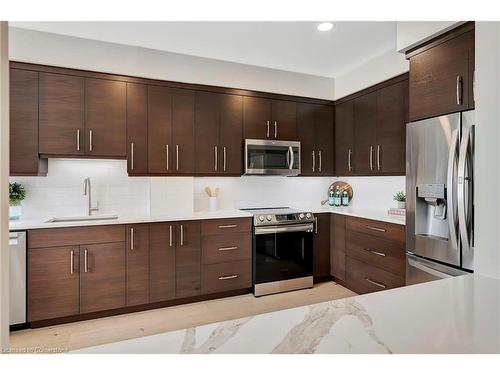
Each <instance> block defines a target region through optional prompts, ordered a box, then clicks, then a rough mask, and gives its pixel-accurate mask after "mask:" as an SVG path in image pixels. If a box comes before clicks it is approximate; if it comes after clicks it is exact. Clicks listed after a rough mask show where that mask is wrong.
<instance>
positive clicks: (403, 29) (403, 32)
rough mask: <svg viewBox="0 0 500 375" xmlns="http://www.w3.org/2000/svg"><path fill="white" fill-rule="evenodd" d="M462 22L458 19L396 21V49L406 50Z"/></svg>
mask: <svg viewBox="0 0 500 375" xmlns="http://www.w3.org/2000/svg"><path fill="white" fill-rule="evenodd" d="M460 23H462V22H456V21H398V22H397V23H396V30H397V32H396V33H397V34H396V50H397V51H400V52H404V51H406V50H408V49H410V48H411V47H414V46H415V45H418V44H420V43H422V42H425V41H427V40H430V39H432V38H434V37H436V36H438V35H440V34H442V33H444V32H446V31H448V30H451V29H452V28H454V27H456V26H457V25H459V24H460Z"/></svg>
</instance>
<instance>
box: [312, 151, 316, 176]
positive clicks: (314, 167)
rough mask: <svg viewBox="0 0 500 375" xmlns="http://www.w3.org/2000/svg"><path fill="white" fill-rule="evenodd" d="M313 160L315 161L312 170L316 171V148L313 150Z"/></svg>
mask: <svg viewBox="0 0 500 375" xmlns="http://www.w3.org/2000/svg"><path fill="white" fill-rule="evenodd" d="M312 161H313V163H312V171H313V172H314V171H315V169H316V153H315V152H314V150H313V152H312Z"/></svg>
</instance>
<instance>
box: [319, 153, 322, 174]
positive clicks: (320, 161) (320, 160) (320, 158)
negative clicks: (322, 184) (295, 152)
mask: <svg viewBox="0 0 500 375" xmlns="http://www.w3.org/2000/svg"><path fill="white" fill-rule="evenodd" d="M318 159H319V160H318V172H321V165H322V164H323V160H322V157H321V151H318Z"/></svg>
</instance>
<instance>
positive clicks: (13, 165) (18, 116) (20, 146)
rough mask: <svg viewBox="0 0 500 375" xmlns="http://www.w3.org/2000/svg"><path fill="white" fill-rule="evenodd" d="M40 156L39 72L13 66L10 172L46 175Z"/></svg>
mask: <svg viewBox="0 0 500 375" xmlns="http://www.w3.org/2000/svg"><path fill="white" fill-rule="evenodd" d="M46 174H47V159H40V158H39V157H38V72H33V71H29V70H21V69H10V175H11V176H16V175H17V176H19V175H21V176H22V175H24V176H44V175H46Z"/></svg>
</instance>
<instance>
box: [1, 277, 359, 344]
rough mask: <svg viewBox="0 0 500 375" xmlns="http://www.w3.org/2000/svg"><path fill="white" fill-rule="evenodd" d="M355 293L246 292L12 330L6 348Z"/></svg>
mask: <svg viewBox="0 0 500 375" xmlns="http://www.w3.org/2000/svg"><path fill="white" fill-rule="evenodd" d="M353 295H355V293H354V292H352V291H350V290H348V289H346V288H344V287H342V286H340V285H338V284H336V283H334V282H326V283H321V284H317V285H315V287H314V288H312V289H305V290H299V291H294V292H288V293H281V294H275V295H270V296H263V297H259V298H255V297H254V296H253V295H252V294H246V295H241V296H236V297H228V298H222V299H217V300H212V301H204V302H197V303H191V304H187V305H180V306H172V307H166V308H162V309H156V310H149V311H143V312H138V313H132V314H126V315H119V316H113V317H107V318H100V319H94V320H87V321H83V322H76V323H68V324H61V325H58V326H52V327H46V328H37V329H28V330H23V331H17V332H12V333H11V336H10V339H11V347H12V348H13V349H14V350H16V349H25V348H36V349H37V351H38V352H53V351H54V349H56V350H58V351H69V350H74V349H80V348H84V347H89V346H95V345H101V344H107V343H111V342H116V341H121V340H127V339H131V338H136V337H142V336H149V335H154V334H158V333H163V332H168V331H175V330H178V329H185V328H188V327H193V326H199V325H204V324H210V323H215V322H218V321H224V320H230V319H237V318H241V317H245V316H250V315H256V314H262V313H266V312H271V311H277V310H283V309H287V308H291V307H297V306H304V305H309V304H314V303H319V302H324V301H330V300H334V299H339V298H345V297H350V296H353Z"/></svg>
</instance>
